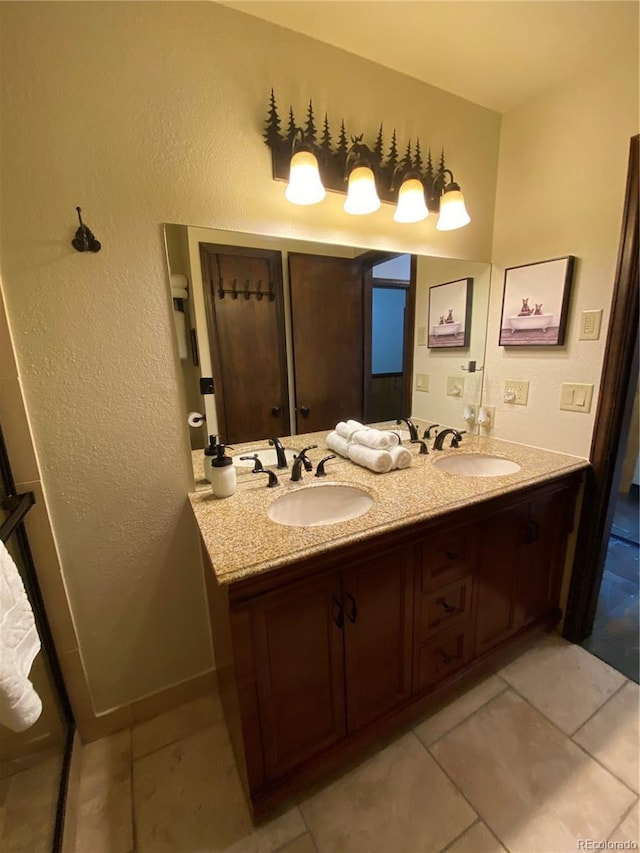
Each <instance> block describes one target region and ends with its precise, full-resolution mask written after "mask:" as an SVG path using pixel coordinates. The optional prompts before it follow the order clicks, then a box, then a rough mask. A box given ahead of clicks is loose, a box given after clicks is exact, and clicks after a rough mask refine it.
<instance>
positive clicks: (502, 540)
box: [474, 502, 529, 655]
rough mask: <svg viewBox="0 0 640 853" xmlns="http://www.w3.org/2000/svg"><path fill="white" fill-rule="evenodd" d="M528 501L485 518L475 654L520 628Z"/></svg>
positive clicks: (479, 564) (477, 594)
mask: <svg viewBox="0 0 640 853" xmlns="http://www.w3.org/2000/svg"><path fill="white" fill-rule="evenodd" d="M528 507H529V505H528V503H526V502H525V503H520V504H516V505H515V506H514V507H512V508H510V509H507V510H504V511H503V512H499V513H496V515H492V516H489V517H488V518H487V519H485V520H484V521H483V522H482V526H481V533H480V553H479V561H478V574H477V582H476V607H475V610H476V631H475V646H474V654H475V655H480V654H482V653H483V652H485V651H487V650H488V649H490V648H492V647H493V646H495V645H497V644H498V643H500V642H501V641H502V640H504V639H506V638H507V637H508V636H509V635H510V634H512V633H513V632H514V631H515V630H516V629H517V620H516V608H515V602H516V579H517V577H518V561H519V559H520V549H521V546H522V543H523V542H524V541H525V538H526V534H527V520H528Z"/></svg>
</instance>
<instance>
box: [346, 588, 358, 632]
mask: <svg viewBox="0 0 640 853" xmlns="http://www.w3.org/2000/svg"><path fill="white" fill-rule="evenodd" d="M347 598H348V599H349V601H350V602H351V610H350V611H349V613H347V618H348V619H349V622H351V623H352V624H353V625H355V624H356V619H357V618H358V605H357V604H356V600H355V598H354V597H353V596H352V595H347Z"/></svg>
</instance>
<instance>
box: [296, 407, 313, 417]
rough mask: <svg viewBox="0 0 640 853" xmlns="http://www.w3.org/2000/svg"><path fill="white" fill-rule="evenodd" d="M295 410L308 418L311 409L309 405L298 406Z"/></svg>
mask: <svg viewBox="0 0 640 853" xmlns="http://www.w3.org/2000/svg"><path fill="white" fill-rule="evenodd" d="M296 412H300V414H301V415H302V417H303V418H308V417H309V415H310V414H311V409H310V408H309V406H299V408H297V409H296Z"/></svg>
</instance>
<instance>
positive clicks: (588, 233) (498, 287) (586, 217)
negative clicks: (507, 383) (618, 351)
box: [483, 50, 639, 456]
mask: <svg viewBox="0 0 640 853" xmlns="http://www.w3.org/2000/svg"><path fill="white" fill-rule="evenodd" d="M638 67H639V66H638V53H637V50H636V52H635V55H621V56H620V59H619V63H618V64H617V65H616V66H615V67H610V68H598V69H594V70H593V73H592V74H591V75H589V76H585V77H582V78H581V79H580V80H577V81H574V82H573V83H572V84H567V85H566V86H564V87H562V88H560V89H557V90H554V91H553V92H550V93H549V94H547V95H545V96H541V97H539V98H536V99H535V100H532V101H531V102H529V103H527V104H524V105H522V106H521V107H520V108H519V109H516V110H514V111H513V112H511V113H510V114H508V115H506V116H505V117H504V120H503V129H502V136H501V140H500V167H499V179H498V193H497V199H496V219H495V237H494V248H493V260H494V263H495V266H494V275H493V277H492V300H491V306H490V318H489V327H488V337H487V358H486V369H485V377H484V382H485V389H484V398H483V399H484V402H485V403H487V404H488V405H494V406H496V418H495V429H494V435H495V436H496V437H497V438H501V437H504V438H507V439H510V440H514V441H521V442H524V443H526V444H532V445H537V446H539V447H546V448H548V449H550V450H557V451H561V452H564V453H574V454H576V455H578V456H589V451H590V446H591V437H592V432H593V423H594V416H595V411H596V406H597V398H598V389H599V383H600V373H601V368H602V358H603V353H604V347H605V342H606V336H607V327H608V322H609V310H610V303H611V295H612V292H613V282H614V276H615V268H616V259H617V253H618V244H619V240H620V229H621V223H622V209H623V204H624V193H625V183H626V174H627V163H628V156H629V141H630V138H631V136H633V135H634V134H636V133H638V103H639V95H638ZM562 255H575V256H576V258H577V259H578V260H577V266H576V270H575V275H574V283H573V291H572V296H571V305H570V313H569V324H568V327H567V335H566V339H565V340H566V343H565V346H564V347H561V348H549V349H544V348H542V349H541V348H536V349H535V350H531V349H528V350H524V351H522V350H517V349H513V348H511V349H509V348H504V347H498V346H497V341H498V330H499V325H500V312H501V306H502V290H503V281H504V268H505V267H510V266H517V265H519V264H526V263H529V262H532V261H539V260H545V259H547V258H555V257H559V256H562ZM526 295H527V294H523V296H526ZM593 308H603V309H604V318H603V323H602V333H601V337H600V340H598V341H580V340H578V337H579V330H580V323H579V321H580V313H581V312H582V311H584V310H588V309H593ZM614 334H615V332H614ZM505 379H528V380H529V382H530V387H529V404H528V406H526V407H525V406H514V405H509V404H506V403H504V402H503V392H504V380H505ZM562 382H581V383H589V384H591V383H592V384H594V385H595V389H594V398H593V405H592V408H591V413H590V414H582V413H579V412H561V411H560V410H559V408H558V406H559V402H560V390H561V388H560V386H561V383H562Z"/></svg>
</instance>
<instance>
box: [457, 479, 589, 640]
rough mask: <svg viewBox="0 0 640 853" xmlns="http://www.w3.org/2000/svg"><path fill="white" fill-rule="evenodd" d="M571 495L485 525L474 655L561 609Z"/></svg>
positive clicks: (530, 504) (524, 505)
mask: <svg viewBox="0 0 640 853" xmlns="http://www.w3.org/2000/svg"><path fill="white" fill-rule="evenodd" d="M572 512H573V501H571V500H570V499H569V493H568V492H567V490H566V489H565V490H559V491H551V492H550V493H545V494H542V495H540V496H539V497H536V498H533V499H531V500H529V501H522V502H520V503H517V504H515V505H514V506H513V507H510V508H508V509H505V510H502V511H501V512H500V513H497V514H495V515H491V516H488V517H487V518H486V519H484V520H483V522H482V525H481V529H480V535H479V554H478V566H477V572H476V580H477V584H476V587H477V592H476V604H475V610H476V629H475V643H474V655H481V654H483V653H484V652H486V651H487V650H489V649H491V648H492V647H494V646H496V645H498V644H499V643H501V642H503V641H504V640H506V639H508V637H510V636H511V635H512V634H514V633H516V632H517V631H519V630H520V629H522V628H523V627H525V626H526V625H528V624H531V623H533V622H536V621H540V620H543V619H544V618H545V617H547V616H548V615H549V614H550V611H552V610H553V606H554V604H555V605H556V606H557V600H558V597H559V592H560V590H559V585H560V581H561V574H562V567H563V566H562V563H563V557H564V552H565V547H566V541H567V536H568V535H569V532H570V529H571V523H572Z"/></svg>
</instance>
